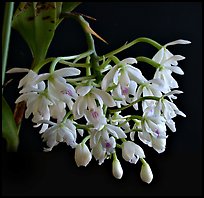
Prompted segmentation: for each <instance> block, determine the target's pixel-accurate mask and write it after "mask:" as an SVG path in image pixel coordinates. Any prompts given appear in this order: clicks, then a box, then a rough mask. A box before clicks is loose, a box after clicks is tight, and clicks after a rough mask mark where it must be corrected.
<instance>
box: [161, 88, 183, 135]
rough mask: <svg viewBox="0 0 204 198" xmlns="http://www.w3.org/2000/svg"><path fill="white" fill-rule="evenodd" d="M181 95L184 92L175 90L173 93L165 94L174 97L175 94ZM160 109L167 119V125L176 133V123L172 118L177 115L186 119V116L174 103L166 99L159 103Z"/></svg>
mask: <svg viewBox="0 0 204 198" xmlns="http://www.w3.org/2000/svg"><path fill="white" fill-rule="evenodd" d="M175 93H176V94H180V93H183V92H182V91H178V90H174V91H172V92H169V93H168V94H165V95H166V96H169V97H170V98H171V97H172V95H173V94H175ZM157 105H158V108H159V109H160V110H161V112H162V113H163V116H164V118H165V119H166V125H167V126H168V127H169V128H170V129H171V131H172V132H175V131H176V127H175V122H174V121H173V120H172V118H174V117H176V116H177V115H181V116H183V117H186V115H185V114H184V113H183V112H182V111H180V110H179V109H178V107H177V106H176V105H175V104H174V103H173V102H172V101H169V100H167V99H165V98H161V99H160V100H159V101H158V104H157Z"/></svg>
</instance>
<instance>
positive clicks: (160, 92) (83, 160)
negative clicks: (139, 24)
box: [7, 2, 190, 183]
mask: <svg viewBox="0 0 204 198" xmlns="http://www.w3.org/2000/svg"><path fill="white" fill-rule="evenodd" d="M54 3H55V7H54V9H56V10H60V9H61V10H63V7H62V5H63V4H64V2H63V4H60V5H59V4H58V5H57V4H56V2H54ZM58 3H59V2H58ZM72 3H73V2H72ZM30 5H31V4H28V3H27V4H24V5H22V4H20V6H21V10H23V9H24V11H21V12H20V14H19V13H18V15H16V16H15V17H16V18H13V24H14V25H13V26H14V28H16V29H18V24H20V23H21V21H22V20H24V17H23V14H24V12H25V13H26V12H27V11H28V9H29V8H30ZM49 5H51V4H49ZM53 5H54V4H53ZM64 5H65V4H64ZM77 5H78V4H77ZM77 5H76V6H77ZM22 6H24V7H23V8H22ZM26 6H27V7H28V9H27V8H26ZM34 6H36V7H35V9H39V8H41V9H42V5H41V7H40V4H38V3H37V4H35V5H34ZM44 6H45V7H46V5H44ZM60 6H61V7H60ZM69 6H70V5H69ZM76 6H75V7H76ZM70 7H71V6H70ZM70 7H69V8H70ZM75 7H74V8H75ZM59 8H60V9H59ZM71 8H72V9H70V10H69V12H64V13H61V14H58V15H57V17H58V18H56V20H55V21H56V26H55V28H56V27H57V25H59V23H60V21H61V20H62V19H64V18H66V17H65V16H66V14H67V16H69V17H70V18H72V19H75V20H77V21H78V22H79V24H80V25H81V27H82V29H83V31H84V33H85V35H86V39H87V45H88V50H87V51H85V52H83V53H81V54H76V55H69V56H63V57H61V56H60V57H51V58H45V55H46V52H44V55H43V58H41V59H40V58H38V54H37V55H36V54H35V51H34V47H32V46H34V45H35V46H37V44H35V43H34V44H33V45H31V44H32V42H34V41H29V40H28V39H27V42H28V44H30V45H29V46H31V50H32V51H33V52H34V63H33V65H32V66H31V68H27V69H26V68H11V69H9V70H8V71H7V74H10V73H19V72H24V73H25V76H24V77H23V78H22V79H21V80H20V82H19V85H18V88H19V89H20V91H19V93H20V96H19V97H18V98H17V99H16V102H15V103H16V105H17V108H16V111H18V110H19V106H18V105H19V104H22V103H24V104H25V118H26V119H28V118H32V122H33V123H34V127H37V128H39V134H40V135H41V137H42V141H44V142H45V143H46V147H45V148H44V151H47V152H48V151H52V149H53V148H54V147H55V146H57V145H58V144H59V143H66V144H67V145H68V146H69V147H70V148H71V149H75V156H74V159H75V161H76V165H77V166H78V167H79V166H87V165H88V164H89V163H90V162H91V160H93V159H95V160H97V161H98V164H99V165H101V164H103V163H104V162H105V160H112V174H113V176H114V177H115V178H117V179H121V178H122V176H123V168H122V164H121V162H120V161H119V159H118V155H119V154H118V153H122V158H123V159H124V160H125V161H127V162H129V163H132V164H137V163H138V161H140V162H141V164H142V166H141V172H140V177H141V179H142V181H144V182H146V183H150V182H151V181H152V179H153V173H152V170H151V168H150V165H149V164H148V162H147V161H146V155H145V152H144V150H143V148H142V147H143V145H148V146H149V147H152V148H153V149H154V150H155V151H156V152H158V153H162V152H164V151H165V149H166V141H167V138H168V135H167V130H168V129H169V130H171V131H172V132H175V131H176V125H175V122H174V120H173V118H175V117H176V116H177V115H181V116H183V117H185V116H186V115H185V114H184V113H183V112H182V111H181V110H179V109H178V107H177V106H176V104H175V103H174V101H175V100H176V99H177V97H176V94H180V93H183V92H182V91H180V90H178V88H179V86H178V83H177V81H176V79H175V78H174V76H173V75H174V74H173V73H176V74H179V75H183V74H184V72H183V70H182V69H181V68H180V67H179V66H178V61H180V60H183V59H184V58H185V57H184V56H181V55H173V54H172V53H171V52H170V51H169V50H168V49H167V48H168V46H170V45H176V44H189V43H190V41H187V40H183V39H178V40H176V41H173V42H170V43H167V44H165V45H161V44H159V43H158V42H156V41H154V40H152V39H150V38H146V37H140V38H137V39H135V40H133V41H132V42H130V43H126V44H125V45H123V46H121V47H120V48H118V49H116V50H113V51H111V52H109V53H107V54H104V55H98V54H97V52H96V49H95V43H94V39H93V35H94V36H96V37H98V38H99V39H101V40H102V41H104V39H102V38H101V37H100V36H99V35H98V34H96V33H95V32H94V31H93V30H92V29H91V27H90V25H89V23H88V22H87V20H86V19H85V16H83V15H82V14H78V13H74V12H72V10H73V4H72V7H71ZM45 12H47V10H46V11H45ZM52 12H53V9H52ZM42 14H43V9H42ZM20 15H22V19H21V20H20V19H19V18H20V17H19V16H20ZM48 16H49V15H48ZM60 16H63V17H62V18H60ZM36 19H37V16H36ZM17 21H18V22H19V21H20V22H19V23H17ZM20 25H21V26H22V25H25V24H23V23H21V24H20ZM20 25H19V26H20ZM29 29H30V27H29V28H28V30H27V31H29ZM21 31H22V30H21ZM21 34H22V35H25V36H24V37H25V40H26V38H27V37H26V33H25V32H23V33H21ZM53 35H54V33H53ZM50 41H51V39H50ZM50 41H49V42H50ZM104 42H105V41H104ZM137 43H147V44H149V45H151V46H152V47H153V48H154V49H155V55H154V56H153V57H150V58H148V57H144V56H139V57H132V56H129V57H127V58H125V59H123V60H121V59H120V56H119V55H118V54H119V53H120V52H122V51H123V50H127V49H128V48H130V47H131V46H133V45H135V44H137ZM38 45H40V44H39V43H38ZM47 46H49V44H48V45H47ZM36 53H37V52H36ZM35 55H36V57H35ZM141 62H145V63H147V64H149V65H150V66H152V67H154V68H155V72H154V73H153V75H152V78H151V79H147V78H146V77H145V76H144V75H143V73H142V71H141V70H140V69H139V68H138V66H139V65H140V63H141ZM45 66H46V67H47V66H49V72H48V73H43V72H41V71H42V70H41V69H42V68H44V67H45ZM57 67H59V68H57ZM144 69H147V68H144ZM127 110H128V111H127ZM127 112H129V114H128V113H127ZM17 115H19V114H17ZM16 124H17V126H18V124H19V123H16ZM136 138H138V139H139V140H140V142H141V143H140V144H136V143H135V142H136V141H135V139H136ZM137 142H138V141H137ZM119 150H121V151H122V152H119Z"/></svg>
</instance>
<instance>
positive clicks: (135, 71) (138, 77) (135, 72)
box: [127, 65, 147, 84]
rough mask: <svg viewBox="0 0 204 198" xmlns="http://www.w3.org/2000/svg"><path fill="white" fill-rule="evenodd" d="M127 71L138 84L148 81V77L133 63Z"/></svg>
mask: <svg viewBox="0 0 204 198" xmlns="http://www.w3.org/2000/svg"><path fill="white" fill-rule="evenodd" d="M127 71H128V75H129V77H130V79H131V80H134V81H135V82H137V83H138V84H141V83H144V82H146V81H147V80H146V78H145V77H144V76H143V75H142V72H141V71H140V70H139V69H137V68H135V67H133V66H131V65H129V66H128V67H127Z"/></svg>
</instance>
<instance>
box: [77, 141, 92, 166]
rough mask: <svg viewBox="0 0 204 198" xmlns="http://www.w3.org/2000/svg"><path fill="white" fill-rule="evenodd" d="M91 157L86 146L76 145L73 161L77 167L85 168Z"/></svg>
mask: <svg viewBox="0 0 204 198" xmlns="http://www.w3.org/2000/svg"><path fill="white" fill-rule="evenodd" d="M91 158H92V155H91V152H90V151H89V148H88V147H87V146H86V144H82V143H81V144H78V145H77V146H76V149H75V161H76V164H77V166H78V167H79V166H87V164H88V163H89V162H90V161H91Z"/></svg>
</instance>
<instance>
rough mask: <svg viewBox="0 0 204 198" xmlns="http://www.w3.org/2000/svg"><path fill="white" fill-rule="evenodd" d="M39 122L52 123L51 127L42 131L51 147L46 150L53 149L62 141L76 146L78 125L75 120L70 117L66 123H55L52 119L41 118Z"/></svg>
mask: <svg viewBox="0 0 204 198" xmlns="http://www.w3.org/2000/svg"><path fill="white" fill-rule="evenodd" d="M39 123H46V124H50V125H52V126H51V127H50V128H48V129H46V131H45V132H44V133H42V138H43V141H46V143H47V146H48V147H49V148H45V151H51V150H52V149H53V147H54V146H56V145H58V144H59V143H60V142H66V143H67V145H69V146H71V147H72V148H75V147H76V146H77V143H76V138H77V134H76V127H75V125H74V124H73V122H72V121H71V120H69V119H67V120H66V122H64V123H58V124H56V123H53V122H51V121H46V120H41V121H39Z"/></svg>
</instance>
